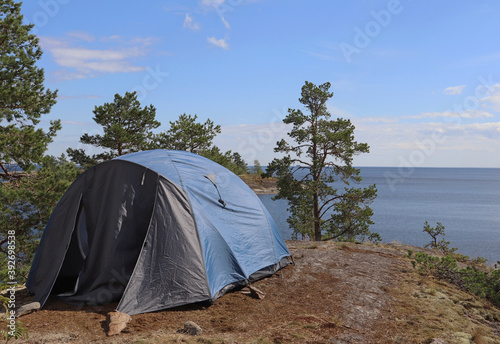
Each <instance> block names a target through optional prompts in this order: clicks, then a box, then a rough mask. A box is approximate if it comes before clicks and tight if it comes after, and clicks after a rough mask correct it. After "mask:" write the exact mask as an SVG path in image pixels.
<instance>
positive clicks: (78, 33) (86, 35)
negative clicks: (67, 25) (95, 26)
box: [67, 31, 95, 42]
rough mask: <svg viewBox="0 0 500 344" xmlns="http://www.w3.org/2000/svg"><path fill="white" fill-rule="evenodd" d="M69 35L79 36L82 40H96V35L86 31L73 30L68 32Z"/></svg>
mask: <svg viewBox="0 0 500 344" xmlns="http://www.w3.org/2000/svg"><path fill="white" fill-rule="evenodd" d="M67 35H68V36H72V37H75V38H78V39H80V40H82V41H87V42H93V41H95V37H94V36H92V35H91V34H89V33H87V32H84V31H73V32H68V33H67Z"/></svg>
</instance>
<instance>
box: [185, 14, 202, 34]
mask: <svg viewBox="0 0 500 344" xmlns="http://www.w3.org/2000/svg"><path fill="white" fill-rule="evenodd" d="M183 27H187V28H188V29H191V30H193V31H198V30H199V29H200V24H199V23H196V22H194V21H193V17H191V16H190V15H189V13H186V17H185V18H184V25H183Z"/></svg>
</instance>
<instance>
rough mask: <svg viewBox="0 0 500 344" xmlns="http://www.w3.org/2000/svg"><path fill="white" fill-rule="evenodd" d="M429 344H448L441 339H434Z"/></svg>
mask: <svg viewBox="0 0 500 344" xmlns="http://www.w3.org/2000/svg"><path fill="white" fill-rule="evenodd" d="M430 344H448V342H446V341H444V340H442V339H441V338H434V339H433V340H432V342H431V343H430Z"/></svg>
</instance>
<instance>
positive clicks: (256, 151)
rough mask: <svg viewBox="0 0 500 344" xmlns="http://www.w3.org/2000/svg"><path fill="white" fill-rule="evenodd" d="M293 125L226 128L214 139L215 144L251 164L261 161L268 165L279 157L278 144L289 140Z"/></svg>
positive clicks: (272, 123)
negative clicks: (238, 155)
mask: <svg viewBox="0 0 500 344" xmlns="http://www.w3.org/2000/svg"><path fill="white" fill-rule="evenodd" d="M290 130H291V124H284V123H283V122H269V123H264V124H239V125H231V126H224V127H222V128H221V133H220V134H219V135H217V137H215V139H214V144H215V145H216V146H217V147H219V148H221V149H222V150H224V151H227V150H231V151H233V152H238V153H240V154H241V156H242V157H243V160H245V161H246V162H247V163H249V164H253V162H254V160H259V162H260V163H261V164H263V165H267V164H269V163H270V162H271V160H273V158H275V157H277V156H278V155H277V153H274V147H276V142H277V141H280V140H281V139H286V138H288V136H287V133H288V132H289V131H290Z"/></svg>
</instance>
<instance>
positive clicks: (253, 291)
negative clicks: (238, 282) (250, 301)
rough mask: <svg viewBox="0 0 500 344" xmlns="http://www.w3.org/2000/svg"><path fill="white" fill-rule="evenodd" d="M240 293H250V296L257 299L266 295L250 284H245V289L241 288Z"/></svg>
mask: <svg viewBox="0 0 500 344" xmlns="http://www.w3.org/2000/svg"><path fill="white" fill-rule="evenodd" d="M247 289H248V290H247ZM241 293H242V294H245V295H250V297H252V298H254V299H259V300H262V299H263V298H264V297H265V296H266V294H265V293H264V292H263V291H262V290H259V289H257V288H255V287H254V286H251V285H248V286H246V288H245V289H243V290H241Z"/></svg>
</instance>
